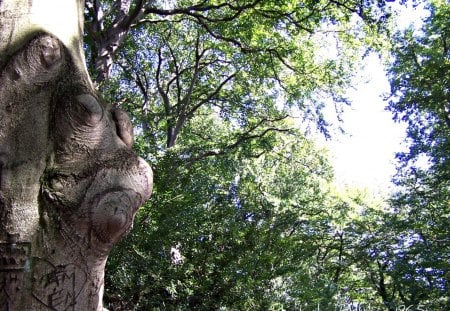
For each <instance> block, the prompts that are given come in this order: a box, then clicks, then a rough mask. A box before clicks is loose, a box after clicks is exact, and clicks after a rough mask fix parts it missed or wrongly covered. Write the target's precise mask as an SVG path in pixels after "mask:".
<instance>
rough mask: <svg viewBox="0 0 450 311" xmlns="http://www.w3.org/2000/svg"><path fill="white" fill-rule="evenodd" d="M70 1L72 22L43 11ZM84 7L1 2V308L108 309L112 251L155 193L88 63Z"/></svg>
mask: <svg viewBox="0 0 450 311" xmlns="http://www.w3.org/2000/svg"><path fill="white" fill-rule="evenodd" d="M61 2H63V3H65V5H66V7H65V8H64V10H76V12H71V11H67V12H65V11H61V12H57V13H58V14H62V15H64V16H66V17H67V19H66V20H65V23H68V24H69V25H70V27H71V30H69V31H67V30H64V31H62V30H60V29H58V25H57V23H56V24H55V23H52V21H46V20H45V18H43V16H38V15H39V14H42V12H46V10H52V9H54V5H56V6H59V5H61ZM82 4H83V3H82V1H78V0H73V1H70V0H64V1H61V0H58V1H56V0H55V1H51V0H35V1H12V0H3V1H0V16H1V18H0V26H1V32H0V33H1V35H0V39H1V41H0V310H102V294H103V275H104V266H105V262H106V259H107V256H108V253H109V251H110V250H111V248H112V246H113V245H114V244H115V243H116V242H117V241H118V240H119V239H120V238H121V237H122V236H123V235H124V234H125V233H126V232H127V231H128V230H129V229H130V228H131V225H132V222H133V217H134V214H135V213H136V210H137V208H138V207H139V206H140V205H142V204H143V202H144V201H145V200H146V199H148V198H149V197H150V194H151V188H152V173H151V170H150V168H149V166H148V165H147V164H146V163H145V162H144V161H143V160H142V159H140V158H139V157H137V156H136V155H135V154H134V153H133V151H132V150H131V145H132V137H133V136H132V128H131V124H130V121H129V119H128V117H127V116H126V114H125V113H124V112H123V111H121V110H117V109H116V110H113V109H112V108H111V107H110V106H109V105H107V104H105V103H103V102H102V101H101V99H100V98H99V95H98V94H97V93H96V92H95V90H94V88H93V87H92V83H91V81H90V79H89V77H88V75H87V71H86V69H85V67H84V64H83V59H84V58H83V55H82V54H81V48H80V46H81V44H80V42H81V33H82V28H81V26H80V25H82V21H80V19H81V16H82V9H83V5H82ZM80 10H81V11H80ZM52 12H54V13H56V11H52ZM51 17H52V16H49V18H51ZM59 18H60V16H59V17H57V18H56V19H59ZM19 26H20V29H18V28H17V27H19ZM66 26H67V25H66Z"/></svg>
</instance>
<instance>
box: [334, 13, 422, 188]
mask: <svg viewBox="0 0 450 311" xmlns="http://www.w3.org/2000/svg"><path fill="white" fill-rule="evenodd" d="M424 14H425V11H424V10H423V9H422V8H420V7H418V8H413V7H411V6H408V7H406V8H405V7H402V9H401V11H400V13H399V15H398V17H397V27H398V28H399V29H404V28H406V27H408V26H409V25H410V24H412V23H414V25H415V26H416V27H417V26H418V25H419V21H420V20H421V18H422V17H423V16H424ZM360 76H361V80H360V82H358V83H357V85H355V90H351V91H349V95H350V98H351V101H352V107H351V108H349V109H347V110H346V112H345V113H344V129H345V131H346V132H347V135H342V136H338V135H337V136H335V139H333V141H331V142H328V143H327V147H328V148H329V149H330V155H331V160H332V164H333V166H334V168H335V174H336V181H337V183H338V184H344V185H345V184H348V185H353V186H358V187H367V188H368V189H369V190H371V191H373V192H384V191H386V190H388V189H389V188H390V187H391V178H392V176H393V174H394V173H395V153H396V152H399V151H403V150H404V148H405V146H404V144H403V140H404V138H405V136H406V134H405V129H406V127H405V125H404V124H398V123H395V122H394V121H393V120H392V116H391V113H390V112H388V111H385V110H384V108H385V107H386V104H387V103H386V102H385V101H384V100H383V94H385V93H387V92H388V91H389V83H388V81H387V77H386V74H385V72H384V70H383V65H382V63H381V61H380V59H379V58H378V57H377V56H375V55H371V56H369V57H368V58H367V59H366V61H365V68H364V71H363V72H362V73H361V75H360ZM356 81H358V79H356Z"/></svg>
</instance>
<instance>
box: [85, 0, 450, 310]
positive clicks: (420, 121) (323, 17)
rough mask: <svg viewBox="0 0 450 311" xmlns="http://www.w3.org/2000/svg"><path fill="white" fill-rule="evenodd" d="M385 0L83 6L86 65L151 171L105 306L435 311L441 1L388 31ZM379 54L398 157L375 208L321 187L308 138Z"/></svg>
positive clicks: (370, 200) (440, 247)
mask: <svg viewBox="0 0 450 311" xmlns="http://www.w3.org/2000/svg"><path fill="white" fill-rule="evenodd" d="M388 2H391V1H334V0H328V1H326V0H324V1H269V0H252V1H251V0H249V1H227V2H222V1H106V0H105V1H87V2H86V9H85V17H86V25H85V31H86V34H85V42H86V44H85V49H86V53H87V62H88V65H89V70H90V72H91V74H92V76H93V77H95V80H96V82H97V86H98V88H99V89H101V91H102V92H103V94H104V96H105V98H106V99H107V100H109V101H111V102H113V103H115V105H117V106H120V107H121V108H123V109H126V110H127V111H128V112H129V113H130V115H131V117H132V121H133V124H134V126H135V134H136V139H137V143H136V144H135V146H134V148H135V149H136V150H137V151H138V153H139V154H140V155H141V156H143V157H144V158H146V160H147V161H149V163H151V165H152V168H153V170H154V173H155V174H154V178H155V181H154V194H153V197H152V199H151V200H150V201H149V202H148V203H147V204H146V206H145V207H144V208H142V209H141V210H140V211H139V213H138V215H137V220H136V223H135V228H134V229H133V231H132V232H131V233H130V235H129V236H128V237H127V238H126V239H125V240H124V241H123V242H122V243H121V244H120V245H119V247H118V248H117V249H116V250H115V251H114V253H113V254H112V256H111V257H110V261H109V264H108V271H107V279H106V282H107V284H106V301H107V304H109V308H110V309H111V310H158V309H161V310H192V309H195V310H211V309H217V310H248V309H257V310H295V309H298V310H299V309H301V310H317V308H318V307H319V308H320V309H324V310H334V309H336V308H341V309H344V310H345V309H346V308H347V309H350V308H360V309H369V308H372V309H386V310H399V309H401V308H403V309H404V310H406V309H408V310H437V309H445V308H448V306H449V300H448V297H449V290H448V288H449V285H448V282H449V271H448V264H449V262H450V261H449V258H448V254H449V251H448V229H447V228H448V227H449V226H448V225H449V224H448V221H449V216H448V215H449V211H448V209H449V206H448V202H449V197H448V194H449V193H448V189H449V185H448V180H449V178H448V172H449V169H448V161H447V160H448V146H447V145H448V130H449V124H450V122H449V121H448V120H449V118H448V113H449V111H448V102H449V97H448V96H449V95H448V93H449V92H448V74H447V69H448V64H449V55H450V54H449V52H448V50H447V42H446V40H447V37H448V36H447V34H448V26H449V23H448V21H449V16H450V12H449V5H448V2H446V1H437V0H436V1H430V2H429V3H428V6H427V9H428V10H429V11H430V16H429V17H428V18H427V19H426V20H425V21H424V27H423V29H421V30H413V29H408V30H406V31H402V32H398V33H396V34H395V35H393V36H391V35H392V34H393V30H392V29H393V28H392V25H393V24H392V23H393V20H392V16H393V15H392V14H391V13H392V12H391V7H390V6H389V3H388ZM394 22H395V21H394ZM388 48H390V49H391V50H390V52H391V54H390V59H391V60H392V62H391V63H390V64H389V65H388V73H389V78H390V82H391V87H392V94H391V101H390V102H389V107H388V109H389V110H391V111H392V112H393V114H394V117H395V118H396V119H397V120H398V121H406V122H407V124H408V137H409V142H410V148H409V150H408V152H405V153H402V154H399V155H398V160H399V172H398V175H397V178H396V183H397V185H398V187H399V188H398V189H399V191H398V192H396V193H394V194H393V195H392V197H391V198H390V199H389V200H386V198H374V197H372V196H371V195H370V194H368V193H367V192H365V191H364V190H361V189H346V190H342V189H341V188H337V187H335V185H334V181H333V173H332V168H331V167H330V164H329V162H328V158H327V152H326V150H322V149H320V148H319V147H317V146H316V145H315V143H314V141H313V140H312V138H311V136H310V135H309V133H310V132H311V131H315V130H317V129H318V130H319V131H320V132H322V133H323V134H324V135H325V136H326V137H327V138H329V137H330V133H332V131H333V130H335V129H337V128H339V126H340V123H339V121H337V122H336V120H339V117H340V113H341V111H342V108H343V106H345V105H347V104H350V103H349V102H348V100H347V99H346V97H345V91H346V90H347V89H348V88H350V87H351V81H352V80H351V77H352V76H353V75H354V74H355V73H356V72H357V71H358V69H359V64H360V61H361V59H362V58H363V57H364V56H365V55H367V53H369V52H373V51H375V52H379V51H383V52H386V51H387V49H388ZM330 106H331V107H330ZM330 111H333V112H334V114H333V116H330ZM424 156H425V159H426V160H427V161H428V163H427V165H425V166H424V165H420V163H421V161H422V160H421V159H423V157H424ZM422 163H423V161H422Z"/></svg>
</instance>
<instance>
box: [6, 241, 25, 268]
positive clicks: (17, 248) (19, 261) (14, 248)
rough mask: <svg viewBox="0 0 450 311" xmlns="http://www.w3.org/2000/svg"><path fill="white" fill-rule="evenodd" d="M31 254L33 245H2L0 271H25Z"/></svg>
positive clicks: (13, 243)
mask: <svg viewBox="0 0 450 311" xmlns="http://www.w3.org/2000/svg"><path fill="white" fill-rule="evenodd" d="M30 254H31V243H29V242H17V243H15V242H10V243H0V271H1V272H5V271H15V270H19V271H20V270H23V269H24V268H25V265H26V263H27V261H28V258H29V256H30Z"/></svg>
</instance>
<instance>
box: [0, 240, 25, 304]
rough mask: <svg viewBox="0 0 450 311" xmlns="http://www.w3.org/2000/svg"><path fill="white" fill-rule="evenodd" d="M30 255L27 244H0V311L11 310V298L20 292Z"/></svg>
mask: <svg viewBox="0 0 450 311" xmlns="http://www.w3.org/2000/svg"><path fill="white" fill-rule="evenodd" d="M30 254H31V243H29V242H17V243H16V242H7V243H0V310H6V311H9V310H13V309H12V308H13V301H12V297H14V296H15V295H16V294H17V292H18V291H20V290H21V286H22V282H23V273H24V269H25V267H26V265H27V263H28V260H29V257H30Z"/></svg>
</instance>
